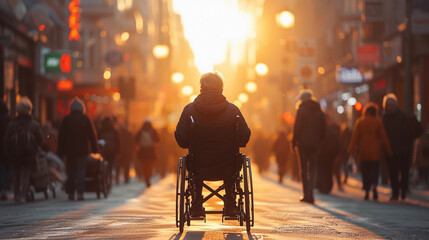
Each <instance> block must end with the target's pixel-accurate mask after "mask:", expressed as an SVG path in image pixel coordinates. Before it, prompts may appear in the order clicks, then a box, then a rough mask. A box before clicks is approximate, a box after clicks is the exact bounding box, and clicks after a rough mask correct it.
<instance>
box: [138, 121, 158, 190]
mask: <svg viewBox="0 0 429 240" xmlns="http://www.w3.org/2000/svg"><path fill="white" fill-rule="evenodd" d="M134 141H135V142H136V144H137V146H138V151H137V161H140V162H141V168H142V173H143V177H144V180H145V182H146V186H147V187H150V185H151V184H150V180H151V178H152V172H153V167H154V166H155V161H156V158H157V155H156V145H155V144H156V143H158V142H159V135H158V132H157V131H156V130H155V129H154V128H153V127H152V122H151V120H150V118H146V119H145V120H144V122H143V125H142V127H141V128H140V130H139V131H138V132H137V134H136V137H135V139H134Z"/></svg>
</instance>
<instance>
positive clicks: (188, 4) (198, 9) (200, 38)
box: [173, 0, 254, 73]
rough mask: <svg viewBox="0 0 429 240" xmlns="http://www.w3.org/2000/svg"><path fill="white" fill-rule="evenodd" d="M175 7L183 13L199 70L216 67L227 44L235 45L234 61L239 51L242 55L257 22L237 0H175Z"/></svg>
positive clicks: (185, 28) (187, 35)
mask: <svg viewBox="0 0 429 240" xmlns="http://www.w3.org/2000/svg"><path fill="white" fill-rule="evenodd" d="M173 8H174V10H175V11H176V12H177V13H179V14H180V15H181V16H182V22H183V25H184V26H183V27H184V32H185V37H186V38H187V40H188V41H189V43H190V45H191V48H192V50H193V52H194V55H195V65H196V66H197V68H198V70H199V71H200V73H204V72H208V71H213V66H214V65H215V64H220V63H222V62H224V61H225V60H226V58H227V52H228V48H230V49H232V48H233V49H234V51H232V52H231V55H232V56H233V57H234V61H233V62H234V63H236V62H237V60H236V59H237V58H239V57H237V56H236V55H237V54H236V53H237V52H238V53H240V55H242V56H243V53H244V52H245V51H244V47H245V46H246V45H245V44H244V43H245V41H246V40H247V38H248V37H250V36H252V34H253V33H254V30H253V26H254V24H253V18H252V15H251V14H249V13H246V12H244V11H242V10H241V9H239V6H238V1H237V0H234V1H228V0H217V1H211V0H198V1H197V0H194V1H186V0H174V1H173ZM196 19H197V20H196ZM232 46H233V47H232ZM237 46H238V47H237Z"/></svg>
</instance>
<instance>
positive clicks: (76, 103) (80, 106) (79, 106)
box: [70, 97, 85, 113]
mask: <svg viewBox="0 0 429 240" xmlns="http://www.w3.org/2000/svg"><path fill="white" fill-rule="evenodd" d="M73 111H77V112H81V113H85V103H84V102H83V101H82V100H80V98H78V97H74V98H73V100H72V101H71V103H70V112H73Z"/></svg>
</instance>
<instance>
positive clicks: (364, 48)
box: [356, 44, 381, 64]
mask: <svg viewBox="0 0 429 240" xmlns="http://www.w3.org/2000/svg"><path fill="white" fill-rule="evenodd" d="M380 61H381V53H380V47H379V46H378V45H374V44H367V45H360V46H357V49H356V62H357V63H359V64H377V63H380Z"/></svg>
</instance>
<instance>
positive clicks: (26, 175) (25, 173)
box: [20, 168, 31, 199]
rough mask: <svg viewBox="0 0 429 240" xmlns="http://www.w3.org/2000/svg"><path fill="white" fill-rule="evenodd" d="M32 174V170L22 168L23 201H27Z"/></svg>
mask: <svg viewBox="0 0 429 240" xmlns="http://www.w3.org/2000/svg"><path fill="white" fill-rule="evenodd" d="M30 174H31V169H30V168H22V169H21V189H20V191H21V193H20V195H21V197H22V198H23V199H26V196H27V193H28V186H29V184H30Z"/></svg>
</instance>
